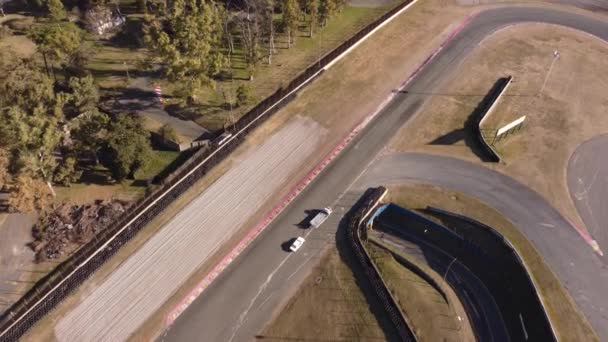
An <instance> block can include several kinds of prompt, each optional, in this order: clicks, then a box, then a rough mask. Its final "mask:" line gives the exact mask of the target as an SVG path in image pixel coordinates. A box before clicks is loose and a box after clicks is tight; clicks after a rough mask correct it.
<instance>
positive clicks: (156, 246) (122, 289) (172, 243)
mask: <svg viewBox="0 0 608 342" xmlns="http://www.w3.org/2000/svg"><path fill="white" fill-rule="evenodd" d="M324 134H325V133H324V129H323V128H321V127H320V125H318V124H317V123H316V122H314V121H312V120H310V119H304V118H296V119H295V120H292V122H291V123H289V124H288V125H286V126H285V127H284V128H282V129H281V130H279V131H277V133H275V134H274V135H273V136H272V137H270V138H269V139H267V140H266V142H265V143H264V144H262V145H260V146H259V147H257V148H256V149H254V150H252V151H251V152H249V153H248V154H247V155H246V156H245V157H244V158H243V159H242V160H241V161H240V162H239V163H238V164H237V165H235V166H234V167H233V168H232V169H231V170H230V171H229V172H227V173H226V174H224V176H222V177H221V178H220V179H219V180H218V181H217V182H215V183H214V184H213V185H212V186H210V187H209V188H208V189H207V190H206V191H205V192H203V193H202V194H201V195H200V196H199V197H197V198H196V199H194V200H193V201H192V202H190V203H189V204H188V205H187V206H186V207H185V208H184V209H183V210H182V211H181V212H179V213H178V214H177V215H176V216H175V217H174V218H173V219H172V220H171V221H170V222H169V223H168V224H167V225H165V227H163V228H162V230H161V231H159V232H158V233H157V234H156V235H154V236H153V237H152V238H151V239H150V240H149V241H148V242H146V243H145V244H144V245H143V246H142V248H141V249H139V250H138V251H137V252H136V253H134V254H133V255H132V256H131V257H130V258H129V259H128V260H127V261H126V262H124V263H123V264H122V265H120V267H119V268H118V269H116V270H115V271H114V272H113V273H112V274H111V275H110V276H109V277H108V278H107V279H106V280H105V281H104V282H103V283H102V284H101V285H100V286H99V287H98V288H97V289H95V290H94V291H93V292H92V293H91V294H90V295H89V296H88V297H86V298H85V299H84V300H83V301H82V302H81V303H79V304H78V306H76V307H75V309H73V310H72V311H71V312H69V313H68V314H67V315H66V316H65V317H63V318H62V319H61V320H60V321H59V322H58V324H57V325H56V326H55V335H56V338H57V339H58V340H59V341H124V340H126V339H127V338H128V337H129V336H130V335H131V334H132V333H133V332H134V331H135V330H136V329H137V328H138V327H139V326H140V325H141V324H142V323H144V322H145V321H146V319H147V318H148V317H149V316H150V315H152V314H153V313H154V312H155V311H156V310H158V308H159V307H160V306H161V305H162V304H163V303H164V302H165V301H166V300H167V299H168V298H169V297H170V296H171V295H172V294H173V293H174V292H175V291H176V290H177V289H178V288H179V286H180V285H181V284H182V283H183V282H184V281H186V280H187V279H188V277H189V276H190V275H191V274H192V273H193V272H195V271H196V269H197V268H198V267H200V266H201V265H202V264H203V263H204V262H205V260H206V259H207V258H209V257H210V256H211V255H212V254H213V253H214V252H215V251H216V250H217V249H218V248H219V247H220V246H221V245H222V243H223V242H225V241H226V240H228V239H229V238H230V236H231V235H232V234H233V233H234V232H236V231H237V230H238V229H239V228H241V226H242V225H243V224H244V223H245V222H246V221H247V219H248V218H249V217H250V216H251V215H253V214H254V213H255V212H256V211H257V210H258V209H259V208H260V207H261V206H262V205H263V204H264V203H265V202H266V201H267V200H268V199H269V197H270V196H271V195H272V194H273V193H274V192H275V191H276V190H277V189H278V188H279V187H280V186H281V185H282V184H283V183H284V182H286V181H287V178H288V176H289V175H290V174H293V173H294V172H296V171H297V170H298V169H299V168H301V167H304V165H302V163H303V161H304V160H306V157H307V156H309V155H310V154H311V153H312V152H313V151H314V150H315V148H316V147H318V146H317V145H318V143H319V141H320V137H321V136H322V135H324Z"/></svg>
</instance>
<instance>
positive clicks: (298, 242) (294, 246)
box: [289, 236, 306, 252]
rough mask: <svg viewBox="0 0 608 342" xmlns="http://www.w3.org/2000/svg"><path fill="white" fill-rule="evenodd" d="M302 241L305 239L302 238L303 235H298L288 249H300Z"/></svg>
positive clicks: (293, 250)
mask: <svg viewBox="0 0 608 342" xmlns="http://www.w3.org/2000/svg"><path fill="white" fill-rule="evenodd" d="M304 241H306V240H304V238H303V237H301V236H299V237H298V238H297V239H296V241H294V242H293V243H292V244H291V246H289V249H290V250H291V251H292V252H295V251H297V250H298V249H300V247H302V245H303V244H304Z"/></svg>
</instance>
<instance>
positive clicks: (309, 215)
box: [296, 209, 321, 229]
mask: <svg viewBox="0 0 608 342" xmlns="http://www.w3.org/2000/svg"><path fill="white" fill-rule="evenodd" d="M320 212H321V210H319V209H311V210H304V213H305V214H306V216H305V217H304V219H302V221H300V222H298V223H296V227H298V228H300V229H308V228H310V221H312V219H313V218H315V216H317V214H318V213H320Z"/></svg>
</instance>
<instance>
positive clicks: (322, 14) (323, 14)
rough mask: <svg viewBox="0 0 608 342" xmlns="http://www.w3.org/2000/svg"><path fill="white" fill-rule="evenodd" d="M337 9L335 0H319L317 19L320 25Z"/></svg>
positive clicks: (323, 24)
mask: <svg viewBox="0 0 608 342" xmlns="http://www.w3.org/2000/svg"><path fill="white" fill-rule="evenodd" d="M336 10H337V3H336V0H320V3H319V21H320V22H321V26H325V25H327V21H328V20H329V18H331V17H332V16H333V15H334V14H335V13H336Z"/></svg>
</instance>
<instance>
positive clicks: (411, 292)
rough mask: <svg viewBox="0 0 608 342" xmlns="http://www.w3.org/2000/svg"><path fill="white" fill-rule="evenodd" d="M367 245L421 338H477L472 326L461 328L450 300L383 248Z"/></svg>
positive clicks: (415, 332) (467, 339)
mask: <svg viewBox="0 0 608 342" xmlns="http://www.w3.org/2000/svg"><path fill="white" fill-rule="evenodd" d="M366 248H367V250H368V251H369V253H370V255H371V257H372V259H373V261H374V263H375V264H376V266H377V267H378V269H379V270H380V273H381V275H382V278H383V280H384V282H385V283H386V285H387V286H388V288H389V290H390V291H391V293H392V294H393V296H394V297H395V298H396V300H397V302H398V304H399V306H400V307H401V310H403V313H404V314H405V316H406V317H407V319H408V324H410V329H412V331H413V332H414V335H416V337H417V338H418V339H419V340H420V341H444V342H448V341H473V340H475V338H474V336H473V335H472V331H471V330H470V329H461V326H460V322H459V320H458V314H457V313H456V312H455V311H454V308H453V307H452V306H451V305H450V303H448V302H447V300H446V299H444V297H443V296H442V295H441V293H440V292H439V291H438V290H437V289H435V288H434V287H433V286H432V285H431V284H429V283H428V282H427V281H426V280H425V279H424V278H422V277H420V276H419V275H417V274H416V273H414V272H412V271H411V270H409V269H408V268H406V267H405V266H403V265H401V264H400V263H399V262H398V261H397V260H395V258H394V257H393V256H392V255H391V253H389V252H388V251H387V250H385V249H383V248H382V247H380V246H378V245H376V244H367V245H366ZM466 333H469V334H470V335H467V334H466Z"/></svg>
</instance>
